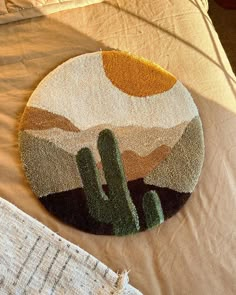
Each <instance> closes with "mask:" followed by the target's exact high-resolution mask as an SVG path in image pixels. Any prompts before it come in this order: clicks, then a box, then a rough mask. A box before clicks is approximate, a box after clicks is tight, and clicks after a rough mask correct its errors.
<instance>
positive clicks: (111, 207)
mask: <svg viewBox="0 0 236 295" xmlns="http://www.w3.org/2000/svg"><path fill="white" fill-rule="evenodd" d="M97 146H98V151H99V153H100V156H101V160H102V165H103V171H104V174H105V178H106V182H107V185H108V190H109V197H108V196H107V195H106V194H105V192H104V191H103V189H102V184H101V181H100V177H99V172H98V169H97V167H96V162H95V160H94V157H93V155H92V152H91V150H90V149H89V148H87V147H85V148H82V149H81V150H80V151H79V152H78V153H77V155H76V161H77V165H78V168H79V172H80V175H81V179H82V182H83V187H84V191H85V194H86V197H87V202H88V208H89V213H90V214H91V216H92V217H93V218H95V219H96V220H98V221H100V222H103V223H107V224H112V225H113V232H114V234H115V235H127V234H132V233H136V232H138V231H139V229H140V226H139V217H138V213H137V210H136V207H135V205H134V203H133V201H132V198H131V196H130V192H129V189H128V186H127V181H126V177H125V172H124V168H123V164H122V159H121V154H120V150H119V147H118V142H117V140H116V138H115V136H114V134H113V133H112V131H111V130H109V129H105V130H103V131H101V132H100V134H99V137H98V143H97ZM143 209H144V212H145V217H146V224H147V227H153V226H154V225H157V224H159V223H161V222H162V220H163V219H164V217H163V212H162V209H161V204H160V199H159V197H158V195H157V193H156V192H154V191H151V192H148V193H146V194H145V196H144V200H143Z"/></svg>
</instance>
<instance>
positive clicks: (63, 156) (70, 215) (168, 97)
mask: <svg viewBox="0 0 236 295" xmlns="http://www.w3.org/2000/svg"><path fill="white" fill-rule="evenodd" d="M19 141H20V153H21V159H22V162H23V166H24V170H25V173H26V176H27V179H28V181H29V183H30V185H31V188H32V190H33V191H34V193H35V194H36V195H37V196H38V198H39V200H40V201H41V202H42V204H43V205H44V206H45V207H46V208H47V209H48V210H49V211H50V212H51V213H52V214H54V215H55V216H56V217H58V218H59V219H61V220H62V221H63V222H65V223H67V224H70V225H72V226H74V227H76V228H78V229H80V230H83V231H86V232H89V233H94V234H105V235H118V236H120V235H127V234H133V233H136V232H139V231H144V230H146V229H149V228H152V227H154V226H157V225H159V224H161V223H162V222H163V221H164V220H166V219H168V218H169V217H171V216H173V215H174V214H175V213H176V212H177V211H178V210H179V209H180V208H181V207H182V206H183V205H184V204H185V203H186V201H187V200H188V198H189V196H190V194H191V193H192V192H193V190H194V188H195V186H196V184H197V181H198V178H199V176H200V172H201V169H202V165H203V159H204V141H203V131H202V124H201V120H200V117H199V113H198V110H197V107H196V105H195V104H194V102H193V99H192V97H191V95H190V94H189V92H188V91H187V89H186V88H185V87H184V86H183V85H182V84H181V82H180V81H178V80H177V79H176V78H175V77H174V76H173V75H172V74H170V73H169V72H167V71H166V70H164V69H162V68H161V67H160V66H158V65H156V64H153V63H151V62H150V61H147V60H145V59H143V58H139V57H137V56H133V55H131V54H129V53H126V52H121V51H100V52H96V53H91V54H85V55H81V56H78V57H75V58H72V59H70V60H69V61H67V62H65V63H63V64H62V65H60V66H59V67H57V68H56V69H55V70H54V71H52V72H51V73H50V74H49V75H48V76H47V77H46V78H45V79H43V80H42V82H41V83H40V84H39V85H38V87H37V88H36V90H35V91H34V92H33V94H32V95H31V97H30V99H29V101H28V103H27V106H26V108H25V110H24V113H23V116H22V119H21V122H20V131H19Z"/></svg>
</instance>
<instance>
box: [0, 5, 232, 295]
mask: <svg viewBox="0 0 236 295" xmlns="http://www.w3.org/2000/svg"><path fill="white" fill-rule="evenodd" d="M72 8H73V9H72ZM207 10H208V3H207V1H206V0H175V1H174V0H168V1H166V0H147V1H134V0H131V1H125V0H116V1H115V0H109V1H80V0H78V1H53V0H52V1H33V0H32V1H24V0H11V1H5V2H4V3H1V4H0V13H1V15H0V23H1V24H2V25H0V129H1V132H0V195H1V196H2V197H4V198H5V199H7V200H8V201H10V202H12V203H13V204H15V205H16V206H17V207H19V208H20V209H22V210H23V211H25V212H26V213H28V214H29V215H31V216H33V217H34V218H36V219H38V220H39V221H40V222H42V223H43V224H45V225H47V226H48V227H50V228H51V229H52V230H53V231H55V232H57V233H59V234H60V235H61V236H63V237H64V238H66V239H68V240H69V241H71V242H73V243H75V244H78V245H79V246H80V247H82V248H83V249H85V250H86V251H87V252H89V253H91V254H92V255H94V256H95V257H96V258H98V259H100V260H101V261H102V262H103V263H105V264H107V265H108V266H109V267H111V268H112V269H113V270H114V271H122V270H124V269H127V270H130V273H129V277H130V282H131V284H132V285H133V286H134V287H136V288H137V289H139V290H140V291H141V292H143V294H150V295H153V294H181V295H183V294H193V295H194V294H215V295H217V294H222V293H225V294H227V295H230V294H232V295H233V294H235V293H236V281H235V275H236V273H235V265H236V248H235V246H236V231H235V223H236V100H235V93H236V78H235V75H234V73H233V71H232V69H231V66H230V63H229V61H228V59H227V57H226V54H225V52H224V49H223V47H222V45H221V43H220V41H219V38H218V35H217V33H216V31H215V29H214V26H213V24H212V22H211V19H210V18H209V16H208V13H207ZM40 15H41V17H35V16H40ZM43 15H47V16H43ZM101 49H104V50H109V49H118V50H124V51H129V52H132V53H134V54H137V55H140V56H143V57H145V58H147V59H150V60H152V61H153V62H156V63H158V64H160V65H161V66H162V67H164V68H165V69H167V70H168V71H170V72H171V73H173V74H174V75H175V76H176V77H177V78H178V79H179V80H180V81H182V82H183V84H184V85H185V86H186V87H187V88H188V90H189V91H190V92H191V94H192V96H193V98H194V101H195V103H196V105H197V107H198V109H199V112H200V116H201V119H202V123H203V130H204V139H205V161H204V165H203V170H202V173H201V177H200V180H199V183H198V185H197V187H196V189H195V191H194V193H193V195H192V197H191V198H190V200H189V201H188V202H187V204H186V205H185V206H184V207H183V209H182V210H180V211H179V213H178V214H176V215H175V216H174V217H172V218H171V219H169V220H168V221H167V222H165V223H164V224H162V225H161V226H159V227H157V228H155V229H153V230H149V231H146V232H143V233H139V234H136V235H133V236H132V235H131V236H127V237H107V236H96V235H91V234H87V233H84V232H82V231H79V230H76V229H74V228H72V227H69V226H68V225H65V224H63V223H61V222H60V221H59V220H57V219H56V218H55V217H53V216H52V215H50V214H49V213H48V212H47V211H46V210H45V209H44V208H43V206H42V205H40V203H39V201H38V200H37V198H36V197H35V196H34V194H33V193H32V191H31V189H30V186H29V185H28V183H27V181H26V178H25V175H24V172H23V169H22V166H21V162H20V156H19V151H18V137H17V133H18V124H19V120H20V117H21V115H22V112H23V110H24V107H25V105H26V103H27V100H28V99H29V97H30V95H31V93H32V92H33V90H34V89H35V88H36V86H37V85H38V83H39V82H40V80H42V79H43V78H44V77H45V76H46V75H47V74H48V73H49V72H50V71H51V70H53V69H54V68H55V67H57V66H58V65H59V64H61V63H63V62H64V61H66V60H68V59H69V58H71V57H74V56H78V55H81V54H84V53H89V52H95V51H99V50H101Z"/></svg>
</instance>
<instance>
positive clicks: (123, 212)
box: [98, 129, 139, 235]
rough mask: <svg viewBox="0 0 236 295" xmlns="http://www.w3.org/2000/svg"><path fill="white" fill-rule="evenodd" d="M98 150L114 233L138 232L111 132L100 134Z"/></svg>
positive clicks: (137, 224)
mask: <svg viewBox="0 0 236 295" xmlns="http://www.w3.org/2000/svg"><path fill="white" fill-rule="evenodd" d="M98 150H99V153H100V156H101V159H102V165H103V171H104V174H105V178H106V181H107V185H108V189H109V200H110V202H111V207H112V208H111V210H112V215H113V230H114V233H115V234H116V235H125V234H130V233H135V232H138V231H139V217H138V214H137V210H136V208H135V206H134V204H133V201H132V199H131V196H130V193H129V189H128V186H127V181H126V177H125V172H124V168H123V163H122V159H121V155H120V151H119V147H118V142H117V140H116V138H115V136H114V135H113V133H112V131H110V130H108V129H105V130H103V131H101V132H100V134H99V137H98Z"/></svg>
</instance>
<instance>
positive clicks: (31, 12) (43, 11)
mask: <svg viewBox="0 0 236 295" xmlns="http://www.w3.org/2000/svg"><path fill="white" fill-rule="evenodd" d="M101 2H103V0H72V1H61V2H58V3H54V4H45V5H40V6H32V7H27V8H23V7H22V8H19V9H18V10H17V11H16V12H6V13H2V14H1V13H0V25H3V24H7V23H10V22H15V21H19V20H23V19H28V18H33V17H38V16H42V15H48V14H51V13H55V12H58V11H62V10H67V9H73V8H78V7H84V6H88V5H91V4H96V3H101Z"/></svg>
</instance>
